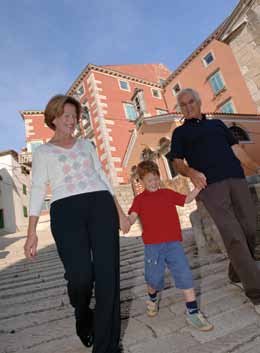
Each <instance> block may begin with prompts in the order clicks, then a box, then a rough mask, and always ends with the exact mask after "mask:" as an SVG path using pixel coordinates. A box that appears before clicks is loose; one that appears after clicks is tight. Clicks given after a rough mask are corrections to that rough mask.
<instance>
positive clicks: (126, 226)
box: [119, 214, 131, 234]
mask: <svg viewBox="0 0 260 353" xmlns="http://www.w3.org/2000/svg"><path fill="white" fill-rule="evenodd" d="M119 223H120V229H121V230H122V232H123V233H124V234H125V233H128V232H129V230H130V227H131V224H130V222H129V219H128V217H126V215H125V214H121V215H120V216H119Z"/></svg>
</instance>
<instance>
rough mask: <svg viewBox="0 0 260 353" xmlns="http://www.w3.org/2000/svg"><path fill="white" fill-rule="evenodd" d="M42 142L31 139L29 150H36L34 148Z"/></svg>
mask: <svg viewBox="0 0 260 353" xmlns="http://www.w3.org/2000/svg"><path fill="white" fill-rule="evenodd" d="M42 144H43V142H42V141H31V142H30V146H31V152H32V153H33V152H34V151H35V150H36V148H37V147H39V146H40V145H42Z"/></svg>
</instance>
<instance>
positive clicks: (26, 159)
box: [18, 152, 32, 166]
mask: <svg viewBox="0 0 260 353" xmlns="http://www.w3.org/2000/svg"><path fill="white" fill-rule="evenodd" d="M18 160H19V163H20V164H25V165H27V166H31V165H32V154H31V152H21V153H20V154H19V157H18Z"/></svg>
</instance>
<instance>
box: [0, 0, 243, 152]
mask: <svg viewBox="0 0 260 353" xmlns="http://www.w3.org/2000/svg"><path fill="white" fill-rule="evenodd" d="M237 3H238V0H228V1H227V0H218V1H208V0H196V1H194V0H186V1H177V0H175V1H174V0H164V1H157V2H155V1H151V0H150V1H148V0H77V1H74V0H44V1H42V0H12V1H10V0H2V1H1V11H0V68H1V73H0V104H1V108H2V111H1V115H0V122H1V124H0V127H1V128H0V151H1V150H6V149H15V150H17V151H19V150H20V149H21V148H22V147H23V146H24V145H25V135H24V124H23V121H22V118H21V116H20V114H19V111H20V110H34V109H35V110H43V109H44V107H45V105H46V103H47V101H48V99H49V98H50V97H51V96H52V95H54V94H57V93H65V92H66V91H67V89H68V88H69V87H70V85H71V83H72V82H73V81H74V80H75V78H76V77H77V76H78V75H79V74H80V72H81V71H82V69H83V68H84V67H85V66H86V65H87V64H88V63H92V64H97V65H108V64H111V65H113V64H114V65H116V64H131V63H134V64H138V63H164V64H166V65H167V66H168V67H169V68H170V69H171V70H174V69H175V68H176V67H177V66H178V65H179V64H180V63H181V62H182V61H183V60H184V59H185V58H186V57H187V56H188V55H189V54H190V53H191V52H192V51H193V50H194V49H195V48H196V47H197V46H198V45H199V44H200V43H201V42H202V41H203V40H204V39H205V38H206V37H207V36H208V35H209V34H210V33H211V32H212V31H214V30H215V29H216V28H217V26H218V25H219V24H220V23H221V22H222V21H223V20H224V19H225V18H226V17H227V16H228V15H229V14H230V13H231V11H232V10H233V8H234V7H235V6H236V4H237Z"/></svg>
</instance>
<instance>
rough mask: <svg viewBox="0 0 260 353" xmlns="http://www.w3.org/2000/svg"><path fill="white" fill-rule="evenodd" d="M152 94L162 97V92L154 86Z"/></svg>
mask: <svg viewBox="0 0 260 353" xmlns="http://www.w3.org/2000/svg"><path fill="white" fill-rule="evenodd" d="M152 96H153V97H155V98H159V99H161V92H160V91H159V90H158V89H155V88H152Z"/></svg>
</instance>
